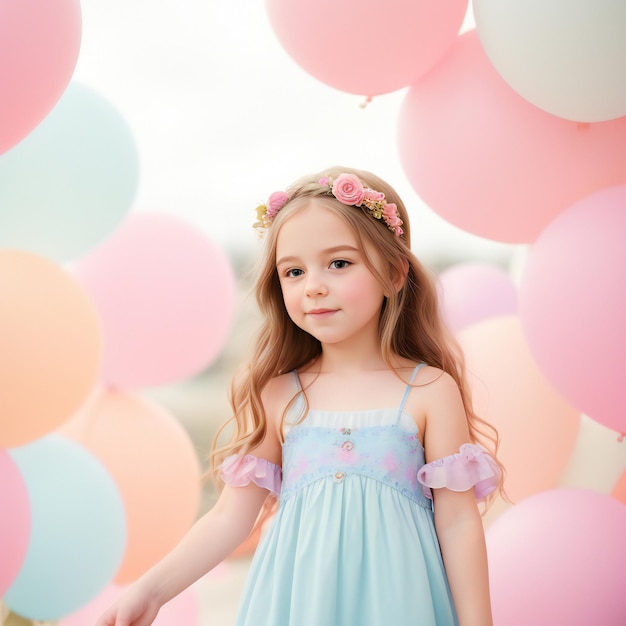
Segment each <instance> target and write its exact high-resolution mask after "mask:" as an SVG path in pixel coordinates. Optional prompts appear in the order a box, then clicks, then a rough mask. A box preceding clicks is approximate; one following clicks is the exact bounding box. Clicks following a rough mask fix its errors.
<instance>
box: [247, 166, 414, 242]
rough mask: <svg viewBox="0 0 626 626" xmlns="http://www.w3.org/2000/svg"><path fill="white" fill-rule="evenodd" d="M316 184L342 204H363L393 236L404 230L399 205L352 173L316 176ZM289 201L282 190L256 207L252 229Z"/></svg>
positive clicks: (261, 225)
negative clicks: (387, 199)
mask: <svg viewBox="0 0 626 626" xmlns="http://www.w3.org/2000/svg"><path fill="white" fill-rule="evenodd" d="M319 184H320V185H322V187H326V188H327V191H326V193H327V194H328V195H332V196H334V197H335V198H337V200H339V202H341V203H342V204H347V205H348V206H356V207H365V210H366V211H367V212H368V213H369V214H370V215H371V216H372V217H373V218H374V219H377V220H383V222H385V224H387V228H388V229H389V230H390V231H391V232H393V233H394V234H395V236H396V237H399V236H400V235H402V234H403V233H404V231H403V230H402V228H401V227H402V220H401V219H400V216H399V215H398V207H396V205H395V204H394V203H393V202H387V201H386V200H385V194H384V193H382V192H381V191H374V190H373V189H370V188H369V187H366V186H365V185H363V183H362V182H361V180H360V179H359V178H358V177H357V176H355V175H354V174H339V176H337V178H335V179H334V180H333V179H332V178H331V177H330V176H323V177H322V178H320V179H319ZM288 201H289V195H288V194H287V193H286V192H285V191H275V192H274V193H273V194H272V195H271V196H270V197H269V198H268V200H267V203H266V204H261V205H259V206H258V207H257V208H256V213H257V220H258V221H257V222H255V223H254V228H268V227H269V225H270V224H271V223H272V220H273V219H274V217H276V214H277V213H278V212H279V211H280V210H281V209H282V208H283V207H284V206H285V205H286V204H287V202H288Z"/></svg>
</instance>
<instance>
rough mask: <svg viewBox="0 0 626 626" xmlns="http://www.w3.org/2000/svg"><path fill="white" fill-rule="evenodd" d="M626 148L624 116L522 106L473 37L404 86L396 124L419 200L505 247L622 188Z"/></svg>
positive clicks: (625, 178) (528, 238)
mask: <svg viewBox="0 0 626 626" xmlns="http://www.w3.org/2000/svg"><path fill="white" fill-rule="evenodd" d="M524 6H525V5H524ZM520 60H523V57H520ZM625 143H626V117H622V118H620V119H616V120H614V121H611V122H603V123H598V124H591V125H589V124H577V123H574V122H571V121H568V120H564V119H561V118H559V117H555V116H553V115H551V114H549V113H546V112H545V111H542V110H540V109H538V108H537V107H535V106H534V105H532V104H530V103H529V102H527V101H526V100H524V99H523V98H522V97H521V96H519V95H518V94H517V93H515V92H514V91H513V90H512V89H511V88H510V87H509V86H508V85H507V84H506V83H505V82H504V80H503V79H502V78H501V77H500V76H499V75H498V73H497V72H496V71H495V69H494V68H493V66H492V65H491V63H490V62H489V59H488V58H487V56H486V55H485V53H484V51H483V49H482V47H481V45H480V41H479V40H478V36H477V35H476V32H475V31H470V32H468V33H465V34H464V35H461V36H460V37H459V38H458V40H457V42H456V43H455V44H454V45H453V46H452V48H451V49H450V51H449V52H448V54H447V55H446V56H445V57H444V59H442V61H441V62H440V63H439V64H438V65H437V67H436V68H435V69H433V71H432V72H429V73H428V74H426V75H425V76H424V77H423V78H422V79H420V80H419V81H418V82H416V83H415V84H413V85H412V86H411V87H410V88H409V89H408V91H407V94H406V96H405V98H404V101H403V103H402V107H401V110H400V116H399V122H398V147H399V152H400V160H401V163H402V166H403V168H404V170H405V172H406V174H407V177H408V179H409V181H410V182H411V184H412V185H413V187H414V189H415V190H416V191H417V193H418V194H419V196H420V197H421V198H422V199H423V200H424V201H425V202H426V203H427V204H428V205H429V206H430V207H431V208H432V209H433V210H434V211H435V212H436V213H438V214H439V215H440V216H441V217H443V218H444V219H446V220H448V221H449V222H450V223H452V224H454V225H455V226H458V227H459V228H462V229H463V230H466V231H468V232H471V233H474V234H476V235H480V236H482V237H486V238H489V239H494V240H497V241H504V242H509V243H530V242H532V241H534V240H535V239H536V238H537V237H538V235H539V234H540V233H541V231H542V230H543V229H544V228H545V227H546V226H547V224H548V223H549V222H550V221H551V220H552V219H554V218H555V217H556V216H557V215H558V214H559V213H561V212H562V211H563V210H565V209H566V208H567V207H568V206H570V205H571V204H572V203H574V202H576V201H578V200H580V199H581V198H583V197H584V196H586V195H588V194H590V193H592V192H594V191H597V190H599V189H603V188H605V187H609V186H614V185H620V184H623V183H625V182H626V150H624V145H625Z"/></svg>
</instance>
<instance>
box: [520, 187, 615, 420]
mask: <svg viewBox="0 0 626 626" xmlns="http://www.w3.org/2000/svg"><path fill="white" fill-rule="evenodd" d="M625 233H626V186H621V187H613V188H610V189H605V190H602V191H599V192H597V193H595V194H593V195H591V196H588V197H587V198H585V199H584V200H581V201H580V202H578V203H576V204H574V205H573V206H571V207H570V208H569V209H568V210H567V211H565V212H564V213H562V214H561V215H559V217H557V218H556V219H555V220H554V221H553V222H552V223H551V224H550V225H549V226H548V227H547V228H546V229H545V231H544V232H543V233H542V234H541V236H540V237H539V239H537V241H536V243H535V245H534V246H533V247H532V248H531V250H530V253H529V255H528V259H527V265H526V267H525V270H524V274H523V277H522V284H521V287H520V315H521V318H522V324H523V328H524V333H525V335H526V338H527V340H528V344H529V346H530V349H531V352H532V354H533V356H534V358H535V360H536V361H537V364H538V366H539V367H540V368H541V370H542V371H543V372H544V374H545V375H546V377H547V378H548V379H549V380H550V381H551V382H552V383H553V384H554V386H555V387H556V388H557V389H558V390H559V391H560V392H561V393H562V394H563V395H564V396H565V397H566V398H567V399H568V400H569V401H570V402H571V403H572V404H573V405H575V406H577V407H578V409H580V411H581V412H583V413H585V414H586V415H588V416H589V417H590V418H592V419H594V420H596V421H597V422H600V423H601V424H604V425H605V426H608V427H609V428H612V429H614V430H617V431H621V432H626V413H625V412H624V406H625V405H626V385H625V384H624V376H623V373H624V358H625V355H626V333H625V332H624V320H626V289H625V286H626V246H625V245H624V234H625Z"/></svg>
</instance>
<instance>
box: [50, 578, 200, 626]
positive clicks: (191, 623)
mask: <svg viewBox="0 0 626 626" xmlns="http://www.w3.org/2000/svg"><path fill="white" fill-rule="evenodd" d="M124 590H125V587H124V586H120V585H109V586H108V587H105V588H104V589H103V590H102V592H101V593H100V594H99V595H98V596H97V597H96V598H94V600H92V601H91V602H90V603H89V604H88V605H86V606H84V607H83V608H82V609H80V610H78V611H76V612H74V613H72V614H71V615H67V616H66V617H64V618H63V619H62V620H61V621H60V622H59V624H58V626H85V625H86V624H95V623H96V620H97V619H98V618H99V617H100V615H102V613H104V611H105V610H106V609H107V608H108V607H109V606H111V605H112V604H113V603H114V602H115V601H116V600H117V599H118V598H119V597H120V595H121V594H122V593H123V592H124ZM181 624H184V626H197V625H198V624H200V602H199V600H198V594H197V593H196V591H195V589H194V588H193V587H189V588H188V589H186V590H185V591H183V592H182V593H181V594H179V595H178V596H176V597H175V598H173V599H172V600H170V601H169V602H168V603H167V604H165V605H164V606H163V608H162V609H161V610H160V611H159V614H158V615H157V617H156V619H155V620H154V622H153V626H181Z"/></svg>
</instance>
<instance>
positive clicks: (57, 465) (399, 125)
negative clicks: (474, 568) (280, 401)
mask: <svg viewBox="0 0 626 626" xmlns="http://www.w3.org/2000/svg"><path fill="white" fill-rule="evenodd" d="M381 7H382V3H377V2H375V0H367V1H362V2H360V3H359V2H356V1H355V0H342V1H341V2H337V1H334V2H330V1H326V0H325V1H324V2H318V3H311V2H308V3H307V1H306V0H291V2H288V1H286V0H282V1H281V0H267V2H260V1H253V0H211V1H210V2H202V1H200V0H176V1H175V2H174V1H172V2H149V1H148V0H108V1H107V2H102V1H101V0H82V2H78V0H63V1H61V0H59V2H58V3H54V4H49V3H47V2H45V1H44V0H22V2H21V3H15V2H14V1H12V0H0V58H2V59H3V60H2V62H1V64H0V86H1V87H2V90H3V93H5V94H10V97H7V98H6V99H5V102H4V103H2V104H0V355H2V359H1V361H0V414H1V415H2V419H1V420H0V502H2V505H0V506H1V507H2V508H0V597H2V596H4V601H3V602H1V603H0V605H1V606H0V611H1V612H0V623H2V620H4V623H5V624H8V625H11V626H24V625H25V624H32V623H51V624H57V625H58V626H81V625H83V624H90V623H92V622H93V620H94V616H95V615H98V614H99V613H100V612H101V611H102V610H103V609H104V608H105V607H106V606H108V604H109V603H110V602H111V601H112V600H113V599H114V598H115V597H116V596H117V594H119V593H120V591H121V588H123V586H124V585H126V584H129V583H131V582H132V581H133V580H135V579H136V578H137V577H138V576H140V575H141V573H142V572H143V571H145V570H146V569H147V568H148V567H150V565H152V564H153V563H154V562H156V561H157V560H158V559H159V558H161V557H162V556H163V555H164V554H165V553H166V552H167V551H168V550H169V549H171V547H173V545H175V543H176V542H177V541H178V539H179V538H180V537H181V536H182V534H184V532H185V530H186V529H187V528H188V527H189V526H190V525H191V524H192V523H193V521H194V520H195V519H196V518H197V517H198V516H199V515H201V514H202V513H204V512H205V511H207V510H208V509H209V508H210V507H211V506H212V504H213V503H214V501H215V498H216V490H215V488H214V485H213V483H212V482H211V481H207V480H202V476H203V474H204V473H205V471H206V470H207V469H208V461H207V458H208V453H209V451H210V448H211V443H212V441H213V438H214V437H215V435H216V433H217V430H218V428H219V427H220V425H221V424H222V423H223V422H224V421H225V420H226V419H227V418H228V417H229V416H230V408H229V405H228V396H227V394H228V388H229V384H230V379H231V376H232V374H233V372H234V371H235V369H236V368H237V366H238V365H239V364H241V363H242V361H243V360H244V359H245V357H246V355H247V351H248V349H249V347H250V342H251V340H252V338H253V336H254V330H255V328H256V327H257V324H258V322H259V319H258V314H257V312H256V309H255V304H254V300H253V298H252V297H251V296H250V288H251V281H250V276H251V272H252V270H253V267H254V263H255V259H256V258H257V256H258V254H259V251H260V246H261V243H260V241H259V237H258V235H257V233H256V232H255V231H254V229H253V228H252V223H253V222H254V221H255V217H256V216H255V211H254V209H255V207H256V206H257V205H258V204H260V203H263V202H265V200H266V199H267V197H268V196H269V194H270V193H271V192H273V191H275V190H280V189H284V188H285V187H286V186H287V185H288V184H289V183H291V182H292V181H293V180H295V179H297V178H298V177H300V176H302V175H303V174H306V173H310V172H314V171H318V170H321V169H323V168H325V167H327V166H329V165H334V164H345V165H347V166H351V167H357V168H361V169H365V170H370V171H372V172H374V173H376V174H377V175H379V176H381V177H382V178H384V179H386V180H387V181H388V182H389V183H390V184H391V185H392V186H393V187H394V188H395V189H396V190H397V191H398V192H399V194H400V196H401V197H402V198H403V200H404V202H405V204H406V206H407V208H408V211H409V213H410V217H411V227H412V248H413V250H414V252H415V253H416V254H417V256H418V257H419V258H420V259H421V260H422V262H423V263H424V264H425V265H426V266H427V267H429V268H430V269H431V270H432V271H433V273H434V274H436V275H437V276H438V280H439V286H440V293H441V296H442V305H441V306H442V314H443V315H444V316H445V318H446V320H447V322H448V324H449V326H450V327H451V329H452V330H453V331H454V332H455V334H456V335H457V337H458V339H459V342H460V343H461V345H462V347H463V349H464V351H465V353H466V357H467V361H468V369H469V372H470V377H471V382H472V387H473V394H474V398H475V402H476V406H477V409H478V412H479V413H480V414H481V415H483V416H484V417H485V418H486V419H488V421H490V422H491V423H493V424H494V425H495V426H496V427H497V428H498V430H499V432H500V434H501V437H502V446H501V451H500V453H501V459H502V461H503V462H504V464H505V465H506V467H507V469H508V476H507V483H506V487H507V491H508V493H509V495H510V496H511V498H512V500H513V502H514V503H515V504H514V505H512V504H511V503H506V502H503V501H500V500H499V501H497V502H496V503H495V505H494V506H493V508H492V509H491V510H490V512H489V513H488V514H487V515H486V516H485V526H486V528H487V531H488V532H487V538H488V548H489V556H490V568H491V570H492V572H493V576H492V578H493V580H492V596H493V602H494V615H495V620H496V624H497V625H498V626H505V625H506V626H515V625H516V624H520V625H521V624H528V623H533V624H536V625H537V626H542V625H544V624H545V625H546V626H547V625H548V624H550V625H552V624H555V623H568V624H581V625H582V624H589V623H602V624H605V625H607V626H612V625H613V624H614V625H615V626H617V625H618V624H623V623H625V620H626V604H625V602H626V600H625V599H624V597H623V593H622V591H621V590H620V586H619V585H620V583H619V581H621V580H623V578H624V575H626V570H625V567H626V565H625V563H626V559H625V558H624V556H626V536H625V535H624V533H623V528H624V522H626V517H625V515H626V514H625V513H624V502H626V478H625V477H624V469H625V467H626V452H625V449H624V444H623V433H624V432H625V431H626V421H624V412H623V409H622V407H623V406H624V400H626V397H625V396H624V394H625V393H626V391H625V389H624V386H623V384H622V382H621V372H622V371H623V366H622V359H623V353H624V349H625V348H626V338H625V335H624V333H623V328H622V326H623V319H624V315H625V314H626V290H624V284H626V283H625V279H626V253H625V252H624V248H623V244H622V241H623V235H624V232H626V187H625V185H626V117H624V116H626V65H625V63H626V61H625V59H626V44H625V43H624V42H626V38H624V36H623V34H624V29H626V9H625V8H624V6H623V5H622V4H621V3H620V2H619V1H618V0H598V3H597V4H595V5H593V6H591V5H590V4H589V3H586V2H584V1H583V0H575V1H572V2H570V1H569V0H551V2H550V10H547V9H546V6H545V4H542V3H541V2H521V1H520V0H501V2H499V3H494V2H490V1H489V0H474V2H473V4H472V3H471V2H469V3H468V2H467V0H449V2H447V3H446V4H443V3H439V4H437V6H436V7H435V5H434V4H433V3H432V2H429V1H427V0H415V2H412V3H411V2H406V1H405V0H392V1H390V2H389V3H385V5H384V9H381ZM346 42H347V44H346ZM354 51H356V54H355V52H354ZM394 55H395V56H394ZM550 72H552V73H550ZM581 511H584V514H580V512H581ZM590 536H593V537H594V538H595V539H594V543H589V542H588V539H589V537H590ZM520 537H527V538H528V540H527V542H526V543H524V542H520V539H519V538H520ZM257 540H258V534H256V535H255V536H253V537H251V538H250V539H249V540H248V541H247V542H246V543H245V544H244V545H243V546H241V548H240V549H239V550H238V551H237V553H236V554H235V555H234V556H233V557H232V558H230V559H228V560H226V561H225V562H224V563H223V564H221V565H220V566H219V567H218V568H216V569H215V570H214V571H213V572H211V573H209V574H208V575H207V576H206V577H205V578H203V579H202V580H201V581H199V582H198V583H197V584H196V585H194V586H193V587H192V588H191V589H190V591H189V592H186V593H185V594H182V595H181V596H180V598H178V599H176V600H175V601H173V602H172V603H171V604H170V605H168V606H167V608H165V609H164V610H163V611H162V613H161V614H160V616H159V618H158V620H157V622H156V624H157V626H168V625H169V624H172V625H173V624H177V625H178V624H183V623H184V624H187V625H189V626H194V625H195V624H198V625H199V626H200V625H204V624H220V625H221V624H224V625H225V626H226V625H227V624H232V623H234V616H235V612H236V606H237V601H238V597H239V593H240V590H241V586H242V585H243V580H244V578H245V573H246V570H247V567H248V563H249V559H250V557H251V554H252V552H253V550H254V547H255V544H256V541H257ZM514 545H518V546H519V549H517V550H514V549H513V547H512V546H514ZM581 562H584V563H586V564H587V565H586V568H585V572H584V573H583V572H581V571H580V570H581V568H580V566H579V564H580V563H581ZM535 568H539V569H540V570H541V571H542V573H543V575H542V577H537V576H536V575H534V573H533V572H534V571H535ZM545 581H550V582H551V583H552V584H549V585H546V584H544V582H545ZM511 590H517V591H518V593H512V592H511ZM556 590H558V591H556ZM520 598H522V599H524V601H521V600H520ZM590 598H592V599H593V601H592V600H590ZM528 606H530V607H540V608H539V610H538V611H536V612H535V613H533V614H529V613H528V612H527V611H528V610H530V609H527V607H528Z"/></svg>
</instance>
